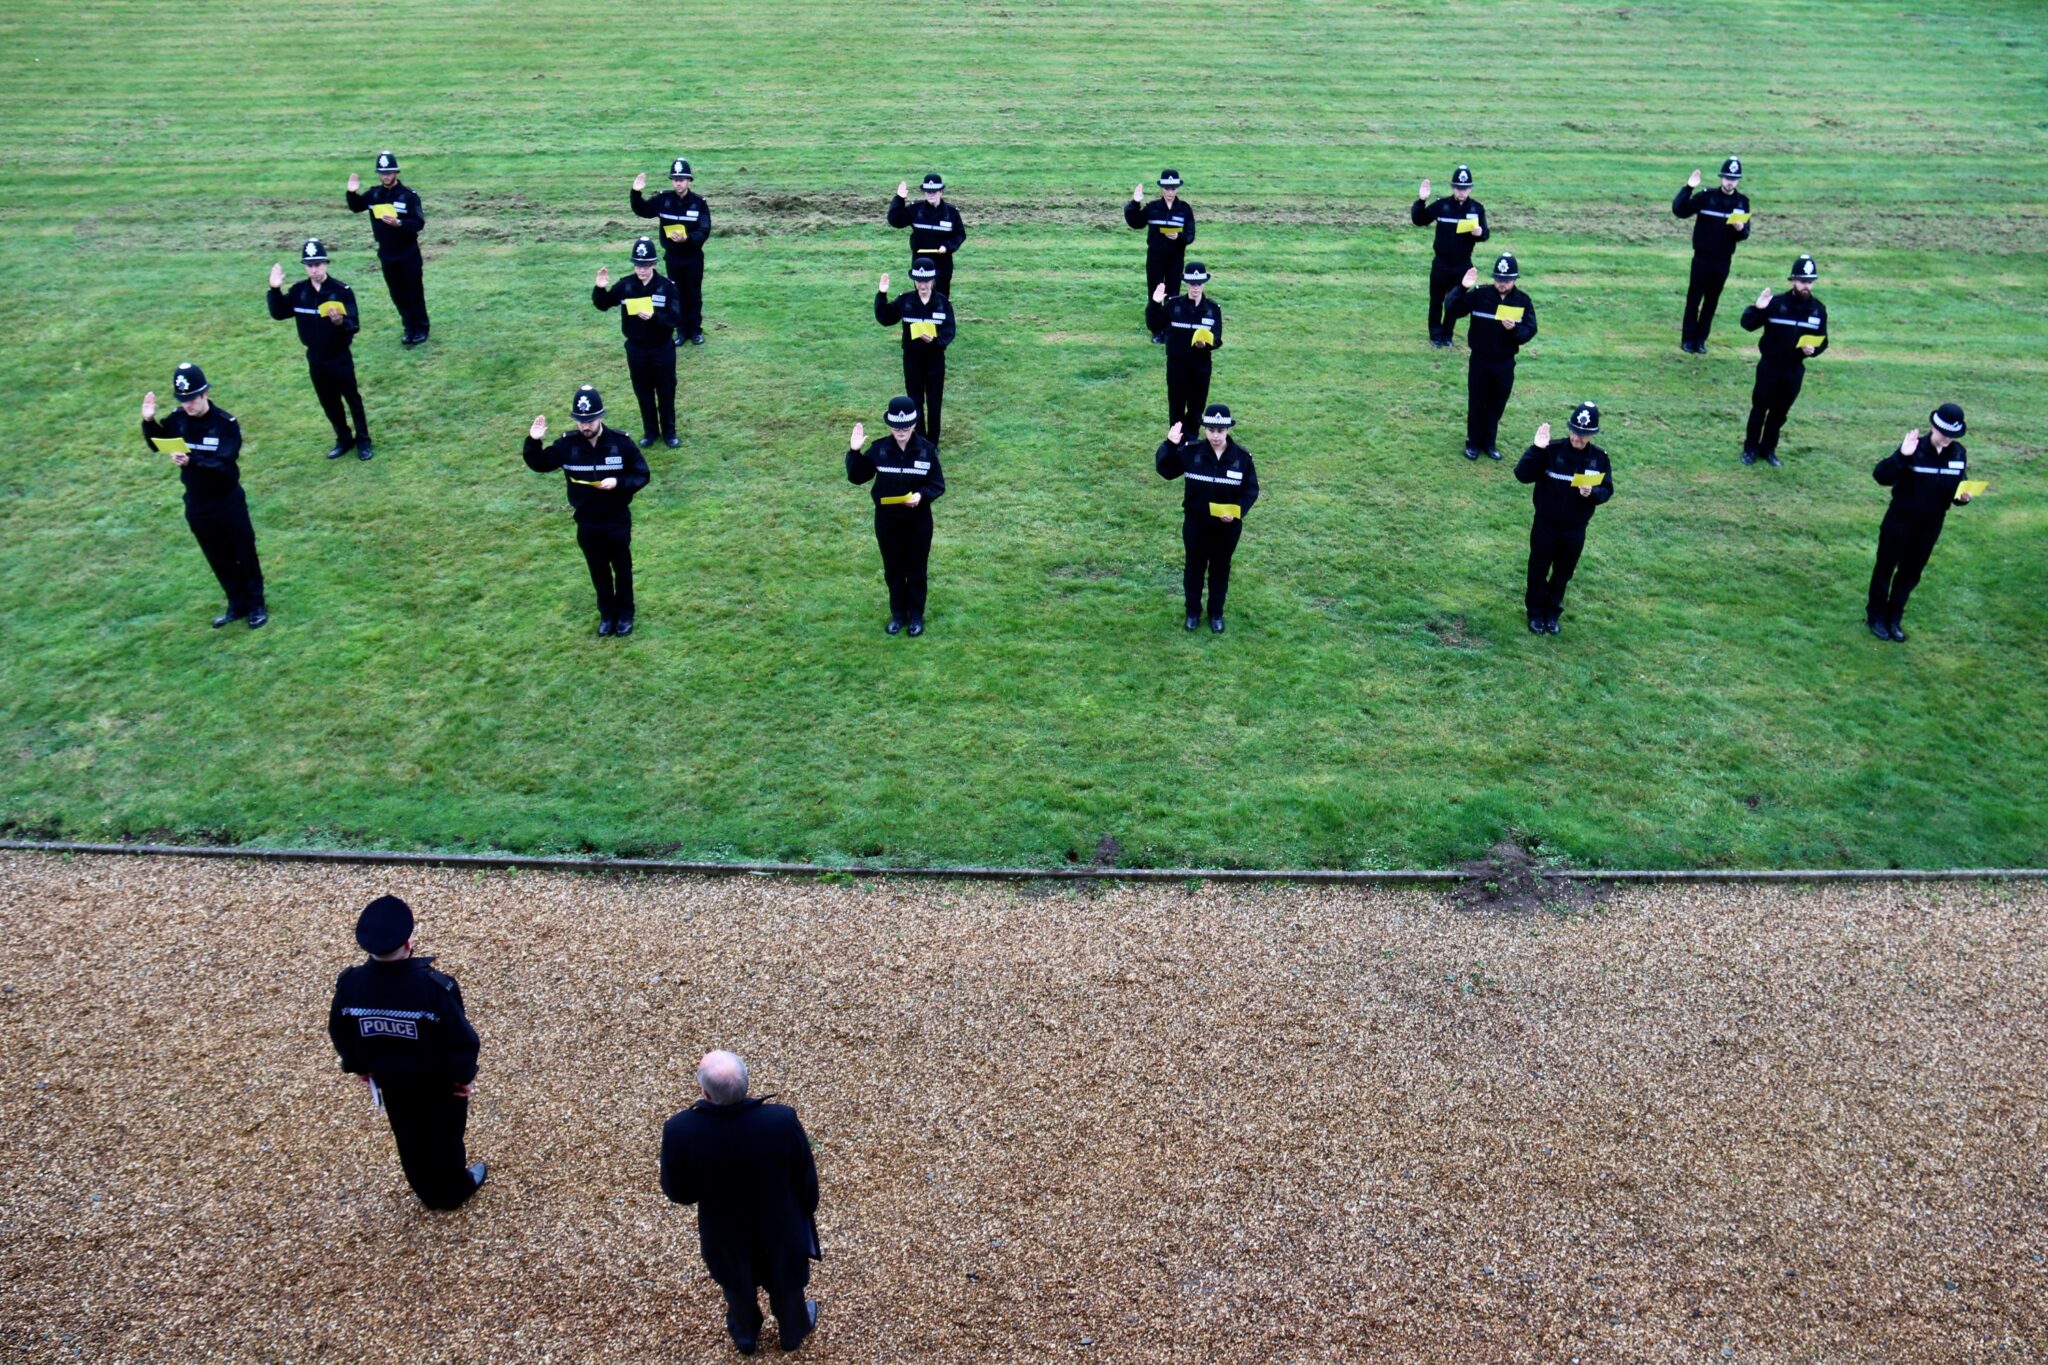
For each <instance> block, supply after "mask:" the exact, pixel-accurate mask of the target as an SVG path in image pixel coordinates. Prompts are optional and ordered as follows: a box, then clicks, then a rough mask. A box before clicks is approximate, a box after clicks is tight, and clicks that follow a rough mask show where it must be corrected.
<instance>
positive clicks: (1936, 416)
mask: <svg viewBox="0 0 2048 1365" xmlns="http://www.w3.org/2000/svg"><path fill="white" fill-rule="evenodd" d="M1927 420H1928V421H1930V422H1932V423H1934V425H1935V426H1936V427H1937V428H1938V429H1940V430H1942V431H1945V432H1947V433H1948V434H1949V435H1951V436H1954V435H1956V434H1957V433H1959V432H1960V431H1962V429H1963V424H1962V423H1961V422H1957V423H1955V424H1954V425H1953V426H1951V425H1950V424H1949V423H1947V422H1944V421H1942V420H1941V414H1940V413H1939V412H1931V413H1929V414H1928V415H1927Z"/></svg>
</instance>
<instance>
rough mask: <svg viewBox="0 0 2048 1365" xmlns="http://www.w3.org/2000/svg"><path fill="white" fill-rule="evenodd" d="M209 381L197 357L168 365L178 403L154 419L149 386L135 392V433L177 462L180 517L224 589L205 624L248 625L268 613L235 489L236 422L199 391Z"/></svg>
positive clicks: (245, 509)
mask: <svg viewBox="0 0 2048 1365" xmlns="http://www.w3.org/2000/svg"><path fill="white" fill-rule="evenodd" d="M209 388H210V386H209V385H208V384H207V382H206V375H205V374H204V373H203V372H201V370H200V368H199V367H198V366H197V365H194V364H192V363H191V362H190V361H187V362H186V363H185V364H182V365H180V366H178V368H177V369H175V370H173V371H172V372H171V394H172V396H173V397H174V398H175V399H176V401H177V404H178V406H177V407H176V408H175V409H174V410H172V411H170V412H167V413H165V414H164V416H163V419H162V420H161V421H159V420H158V419H157V415H156V392H155V390H151V391H150V392H148V393H145V394H144V395H142V437H143V439H144V440H146V441H148V442H149V447H150V449H152V450H157V451H163V452H165V453H167V454H169V455H170V457H171V463H172V464H174V465H176V466H177V467H178V477H179V479H180V480H182V481H183V483H184V485H185V524H186V525H187V526H189V527H191V528H192V538H193V539H194V540H196V541H198V542H199V552H200V553H201V554H203V555H205V556H206V563H207V567H209V568H211V569H212V570H213V576H214V577H215V578H216V579H218V580H219V581H220V590H221V591H222V592H224V593H226V594H227V599H228V605H227V610H226V611H223V612H222V613H221V614H220V615H218V616H216V617H214V618H213V628H214V629H215V630H219V629H220V628H221V627H222V626H224V625H227V624H228V623H229V622H230V621H238V620H240V619H242V618H243V617H247V618H248V619H249V629H251V630H255V629H257V628H258V627H259V626H261V625H262V624H263V623H264V622H265V621H268V620H269V619H270V613H269V612H268V611H266V610H265V609H264V606H263V566H262V565H261V564H259V563H257V561H256V530H255V528H254V527H252V526H251V525H250V524H249V502H248V499H247V498H245V497H244V496H243V495H242V475H241V472H240V466H239V463H238V462H239V460H240V458H241V454H242V427H241V424H240V423H238V422H236V421H235V419H234V417H233V415H231V414H230V413H229V412H228V410H227V409H226V408H223V407H219V406H216V405H215V404H214V402H213V400H212V399H211V398H209V397H208V396H207V394H208V390H209Z"/></svg>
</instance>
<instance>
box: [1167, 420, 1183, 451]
mask: <svg viewBox="0 0 2048 1365" xmlns="http://www.w3.org/2000/svg"><path fill="white" fill-rule="evenodd" d="M1166 440H1167V443H1168V444H1170V445H1179V444H1180V423H1178V422H1175V423H1174V424H1173V425H1172V426H1170V427H1168V428H1167V429H1166Z"/></svg>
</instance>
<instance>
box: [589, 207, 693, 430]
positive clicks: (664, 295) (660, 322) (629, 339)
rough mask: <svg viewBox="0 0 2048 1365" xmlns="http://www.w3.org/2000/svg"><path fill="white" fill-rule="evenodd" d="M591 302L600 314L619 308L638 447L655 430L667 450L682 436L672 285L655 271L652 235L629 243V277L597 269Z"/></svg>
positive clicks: (602, 267)
mask: <svg viewBox="0 0 2048 1365" xmlns="http://www.w3.org/2000/svg"><path fill="white" fill-rule="evenodd" d="M590 302H591V304H592V305H593V306H595V307H596V309H597V310H598V311H599V312H600V313H601V312H603V311H605V310H606V309H607V308H617V309H619V310H620V313H619V331H620V333H621V334H622V335H623V336H624V337H625V338H626V373H627V374H628V375H630V376H631V377H632V380H633V397H634V399H635V400H637V401H638V402H639V404H640V445H641V447H642V448H643V449H644V448H646V447H648V446H651V445H653V444H654V442H655V439H656V438H655V433H656V432H660V433H661V436H660V439H661V440H664V441H666V442H668V444H669V447H670V449H674V448H675V447H677V446H680V445H681V444H682V443H683V441H682V438H681V437H680V436H678V435H676V325H677V317H678V314H677V312H676V288H675V285H674V284H672V283H670V282H669V281H668V280H665V279H663V278H662V277H661V276H660V275H658V274H656V273H655V269H654V239H653V238H652V237H642V238H640V239H638V240H637V241H635V242H634V243H633V274H632V276H631V277H630V278H627V279H623V280H620V281H619V282H618V283H617V284H613V283H612V272H611V270H610V269H609V268H608V267H605V266H599V267H598V270H597V283H596V284H594V285H592V286H591V289H590Z"/></svg>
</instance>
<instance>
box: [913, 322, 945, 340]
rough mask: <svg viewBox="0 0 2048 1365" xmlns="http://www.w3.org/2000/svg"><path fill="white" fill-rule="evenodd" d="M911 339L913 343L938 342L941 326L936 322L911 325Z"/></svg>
mask: <svg viewBox="0 0 2048 1365" xmlns="http://www.w3.org/2000/svg"><path fill="white" fill-rule="evenodd" d="M910 339H911V340H912V341H937V340H938V339H939V324H938V323H936V322H913V323H911V324H910Z"/></svg>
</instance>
